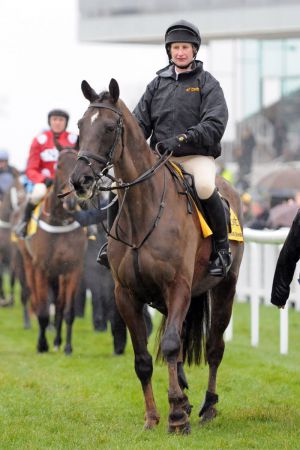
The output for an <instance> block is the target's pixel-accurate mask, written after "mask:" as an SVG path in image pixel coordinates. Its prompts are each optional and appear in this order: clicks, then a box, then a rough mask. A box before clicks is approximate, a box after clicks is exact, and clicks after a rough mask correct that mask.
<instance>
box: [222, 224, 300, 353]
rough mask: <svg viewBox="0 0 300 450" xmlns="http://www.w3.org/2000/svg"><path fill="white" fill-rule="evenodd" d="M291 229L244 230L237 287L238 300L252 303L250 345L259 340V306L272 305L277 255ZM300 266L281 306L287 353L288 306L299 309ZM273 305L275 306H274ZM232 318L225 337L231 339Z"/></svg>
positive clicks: (283, 347) (282, 340)
mask: <svg viewBox="0 0 300 450" xmlns="http://www.w3.org/2000/svg"><path fill="white" fill-rule="evenodd" d="M288 232H289V228H281V229H279V230H252V229H250V228H245V229H244V238H245V252H244V256H243V260H242V264H241V269H240V275H239V279H238V284H237V290H236V299H237V301H239V302H246V301H249V302H250V306H251V345H252V346H257V345H258V343H259V305H260V304H265V305H268V306H269V305H271V303H270V297H271V290H272V282H273V276H274V272H275V267H276V263H277V259H278V255H279V252H280V249H281V246H282V244H283V242H284V241H285V239H286V236H287V234H288ZM299 267H300V265H297V267H296V270H295V275H294V279H293V281H292V283H291V290H290V296H289V300H288V302H287V305H286V307H285V308H284V309H280V353H282V354H287V353H288V307H289V306H291V305H293V306H294V307H295V309H296V310H297V311H300V286H299V283H298V282H297V277H298V273H299ZM273 307H274V306H273ZM232 334H233V331H232V320H231V322H230V324H229V325H228V327H227V330H226V332H225V339H226V340H231V339H232Z"/></svg>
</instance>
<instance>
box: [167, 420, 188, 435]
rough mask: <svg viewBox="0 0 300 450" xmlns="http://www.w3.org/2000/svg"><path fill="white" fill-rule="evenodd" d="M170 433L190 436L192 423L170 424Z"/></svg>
mask: <svg viewBox="0 0 300 450" xmlns="http://www.w3.org/2000/svg"><path fill="white" fill-rule="evenodd" d="M168 433H170V434H190V433H191V425H190V422H185V423H184V424H177V425H176V424H169V428H168Z"/></svg>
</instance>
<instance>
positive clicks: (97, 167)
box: [70, 79, 123, 200]
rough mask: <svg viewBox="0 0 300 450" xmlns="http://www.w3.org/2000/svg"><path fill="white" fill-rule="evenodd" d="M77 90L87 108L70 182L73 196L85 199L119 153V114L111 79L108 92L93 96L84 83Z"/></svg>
mask: <svg viewBox="0 0 300 450" xmlns="http://www.w3.org/2000/svg"><path fill="white" fill-rule="evenodd" d="M81 89H82V92H83V95H84V96H85V98H87V99H88V100H89V102H90V105H89V107H88V109H87V110H86V112H85V113H84V115H83V117H82V118H81V119H80V120H79V122H78V127H79V143H80V147H79V148H80V151H79V154H78V161H77V164H76V167H75V170H74V171H73V173H72V175H71V178H70V181H71V183H72V185H73V186H74V189H75V191H76V194H77V196H78V197H79V198H80V199H82V200H86V199H88V198H91V197H92V196H93V195H94V192H95V189H96V185H97V181H98V180H99V179H100V178H101V177H102V175H103V174H105V172H106V170H108V167H109V166H110V165H111V164H112V162H113V161H114V160H115V159H117V158H118V157H119V156H120V153H121V151H122V146H123V142H122V134H123V114H122V112H121V110H120V104H118V100H119V86H118V83H117V81H116V80H114V79H111V81H110V84H109V91H104V92H102V93H101V94H99V95H98V94H96V92H95V91H94V89H92V88H91V86H90V85H89V84H88V83H87V82H86V81H83V82H82V83H81Z"/></svg>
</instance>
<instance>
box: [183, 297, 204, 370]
mask: <svg viewBox="0 0 300 450" xmlns="http://www.w3.org/2000/svg"><path fill="white" fill-rule="evenodd" d="M209 327H210V308H209V294H208V292H205V293H204V294H201V295H199V296H198V297H193V298H192V300H191V304H190V307H189V310H188V313H187V315H186V319H185V321H184V323H183V330H182V343H183V361H184V362H185V361H187V363H188V365H189V366H190V365H191V364H193V363H194V364H197V365H199V364H200V363H201V361H202V358H204V361H205V363H206V361H207V360H206V338H207V335H208V332H209Z"/></svg>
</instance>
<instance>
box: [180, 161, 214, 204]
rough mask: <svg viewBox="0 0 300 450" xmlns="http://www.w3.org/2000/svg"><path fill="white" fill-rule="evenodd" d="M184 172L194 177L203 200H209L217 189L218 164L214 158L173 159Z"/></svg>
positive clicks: (198, 192)
mask: <svg viewBox="0 0 300 450" xmlns="http://www.w3.org/2000/svg"><path fill="white" fill-rule="evenodd" d="M171 161H173V162H175V163H180V164H181V165H182V167H183V168H184V170H186V171H187V172H188V173H190V174H191V175H193V177H194V181H195V188H196V191H197V194H198V196H199V198H200V199H201V200H207V199H208V198H209V197H210V196H211V195H212V194H213V192H214V190H215V187H216V164H215V159H214V158H213V157H212V156H201V155H190V156H180V157H172V158H171Z"/></svg>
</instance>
